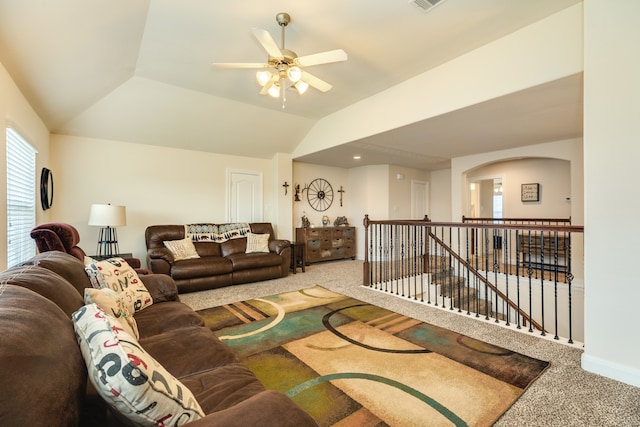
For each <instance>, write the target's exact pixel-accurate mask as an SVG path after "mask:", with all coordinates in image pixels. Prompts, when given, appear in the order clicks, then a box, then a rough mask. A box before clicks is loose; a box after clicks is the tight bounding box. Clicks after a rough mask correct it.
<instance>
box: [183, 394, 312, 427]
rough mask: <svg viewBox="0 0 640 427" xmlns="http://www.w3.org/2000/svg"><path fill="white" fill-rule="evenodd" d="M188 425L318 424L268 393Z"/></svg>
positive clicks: (292, 426)
mask: <svg viewBox="0 0 640 427" xmlns="http://www.w3.org/2000/svg"><path fill="white" fill-rule="evenodd" d="M185 425H186V426H189V427H213V426H261V427H306V426H310V427H311V426H313V427H317V426H318V423H317V422H316V421H315V420H314V419H313V418H311V416H310V415H309V414H308V413H306V412H305V411H304V410H303V409H302V408H301V407H299V406H298V405H297V404H296V403H295V402H294V401H293V400H291V399H289V398H288V397H287V396H285V395H284V394H282V393H280V392H277V391H274V390H267V391H263V392H262V393H258V394H256V395H254V396H251V397H250V398H248V399H246V400H243V401H242V402H240V403H237V404H236V405H233V406H231V407H230V408H227V409H223V410H221V411H218V412H213V413H211V414H208V415H207V416H206V417H204V418H200V419H199V420H196V421H192V422H190V423H188V424H185Z"/></svg>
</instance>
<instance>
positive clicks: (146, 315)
mask: <svg viewBox="0 0 640 427" xmlns="http://www.w3.org/2000/svg"><path fill="white" fill-rule="evenodd" d="M134 317H135V319H136V323H137V325H138V331H139V333H140V337H141V339H142V338H145V337H150V336H152V335H157V334H161V333H163V332H167V331H173V330H176V329H181V328H185V327H189V326H203V325H204V320H202V317H201V316H200V315H199V314H198V313H196V312H195V311H193V310H192V309H191V307H189V306H188V305H186V304H183V303H181V302H179V301H167V302H163V303H162V304H157V305H156V304H154V305H152V306H151V307H147V308H145V309H144V310H142V311H139V312H137V313H136V314H134Z"/></svg>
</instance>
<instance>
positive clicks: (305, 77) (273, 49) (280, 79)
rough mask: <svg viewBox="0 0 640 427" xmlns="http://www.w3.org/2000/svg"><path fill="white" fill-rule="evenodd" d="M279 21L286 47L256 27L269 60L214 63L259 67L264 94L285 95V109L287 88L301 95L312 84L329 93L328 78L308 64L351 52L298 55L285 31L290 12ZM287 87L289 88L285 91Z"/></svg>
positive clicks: (343, 57) (338, 58)
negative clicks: (291, 47)
mask: <svg viewBox="0 0 640 427" xmlns="http://www.w3.org/2000/svg"><path fill="white" fill-rule="evenodd" d="M276 22H278V25H280V28H281V29H282V47H278V45H277V44H276V42H275V41H274V40H273V38H272V37H271V35H269V33H268V32H267V31H266V30H262V29H260V28H252V30H251V31H252V33H253V35H254V36H255V37H256V39H257V40H258V42H260V44H261V45H262V47H263V48H264V50H266V51H267V54H268V55H269V56H268V59H267V62H266V63H264V62H232V63H220V62H214V63H213V64H212V66H214V67H220V68H258V69H260V70H259V71H258V72H256V79H257V80H258V83H259V84H260V86H262V90H261V91H260V94H261V95H266V94H269V95H271V96H272V97H274V98H278V97H279V96H280V94H282V101H283V103H282V108H284V101H285V90H286V89H287V88H288V87H294V88H295V89H296V90H297V91H298V93H299V94H301V95H302V94H303V93H304V92H306V90H307V89H308V88H309V86H311V87H314V88H316V89H318V90H319V91H321V92H327V91H329V90H330V89H331V87H332V86H331V85H330V84H329V83H327V82H325V81H324V80H322V79H320V78H318V77H316V76H314V75H313V74H311V73H309V72H308V71H305V70H304V69H305V68H306V67H311V66H314V65H321V64H328V63H331V62H340V61H346V60H347V53H346V52H345V51H344V50H342V49H336V50H330V51H327V52H321V53H315V54H312V55H305V56H298V55H297V54H296V53H295V52H293V51H292V50H289V49H286V48H285V47H284V31H285V28H286V26H287V25H288V24H289V22H291V17H290V16H289V14H288V13H284V12H282V13H278V14H277V15H276ZM283 89H285V90H283Z"/></svg>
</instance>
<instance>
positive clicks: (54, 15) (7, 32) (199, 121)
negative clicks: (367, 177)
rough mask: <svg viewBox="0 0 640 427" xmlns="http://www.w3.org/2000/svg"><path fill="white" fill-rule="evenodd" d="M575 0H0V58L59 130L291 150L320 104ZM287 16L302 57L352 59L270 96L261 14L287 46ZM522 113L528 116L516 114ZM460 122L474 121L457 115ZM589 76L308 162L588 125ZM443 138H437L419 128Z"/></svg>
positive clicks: (457, 148)
mask: <svg viewBox="0 0 640 427" xmlns="http://www.w3.org/2000/svg"><path fill="white" fill-rule="evenodd" d="M576 3H580V0H537V1H525V0H483V1H477V0H441V1H440V3H439V4H438V5H437V6H436V7H433V8H431V9H430V10H429V11H424V10H423V9H421V8H420V7H418V6H416V5H415V4H413V3H412V2H407V1H406V0H380V1H378V0H376V1H375V2H372V1H365V0H349V1H344V0H324V1H314V2H310V1H304V2H303V1H293V0H289V1H285V0H276V1H268V2H267V1H259V0H241V1H240V0H238V1H233V2H231V1H227V2H223V1H211V0H183V1H175V0H110V1H108V2H104V1H99V0H82V1H79V0H19V1H15V0H0V61H1V62H2V64H3V65H4V66H5V68H6V69H7V70H8V72H9V73H10V74H11V76H12V77H13V79H14V80H15V82H16V84H17V85H18V86H19V88H20V89H21V91H22V92H23V93H24V95H25V97H26V98H27V100H28V101H29V102H30V104H31V105H32V106H33V108H34V109H35V110H36V112H37V113H38V114H39V116H40V117H41V118H42V119H43V121H44V122H45V124H46V126H47V127H48V128H49V129H50V131H51V132H52V133H59V134H68V135H77V136H82V137H87V138H100V139H108V140H121V141H128V142H135V143H142V144H151V145H159V146H168V147H180V148H185V149H190V150H200V151H210V152H216V153H222V154H230V155H240V156H251V157H262V158H271V157H272V156H273V154H274V153H277V152H283V153H291V152H293V151H294V149H295V147H296V146H297V145H298V144H299V142H300V141H301V140H302V139H303V138H304V136H305V135H306V134H307V132H309V130H310V129H311V128H312V127H313V126H314V124H315V123H316V122H317V121H318V120H319V119H321V118H323V117H325V116H326V115H328V114H331V113H334V112H336V111H339V110H341V109H342V108H345V107H347V106H349V105H351V104H353V103H355V102H358V101H360V100H363V99H365V98H367V97H370V96H372V95H374V94H376V93H378V92H381V91H383V90H385V89H387V88H389V87H392V86H394V85H396V84H398V83H400V82H402V81H405V80H407V79H409V78H411V77H413V76H416V75H418V74H420V73H423V72H425V71H427V70H429V69H431V68H433V67H435V66H438V65H440V64H443V63H445V62H447V61H449V60H451V59H453V58H455V57H457V56H459V55H461V54H464V53H467V52H469V51H472V50H474V49H476V48H478V47H480V46H482V45H484V44H486V43H488V42H491V41H493V40H496V39H498V38H500V37H503V36H505V35H507V34H509V33H511V32H513V31H516V30H518V29H520V28H522V27H524V26H527V25H529V24H531V23H534V22H536V21H538V20H540V19H542V18H544V17H546V16H548V15H551V14H553V13H556V12H558V11H560V10H562V9H564V8H566V7H568V6H571V5H573V4H576ZM279 12H287V13H289V14H290V15H291V23H290V24H289V26H288V27H287V28H286V47H287V48H288V49H291V50H294V51H295V52H296V53H297V54H298V55H300V56H302V55H308V54H313V53H317V52H324V51H328V50H332V49H338V48H340V49H343V50H345V51H346V52H347V54H348V60H347V61H346V62H337V63H332V64H325V65H318V66H314V67H311V68H312V69H309V71H312V72H313V74H314V75H316V76H318V77H319V78H321V79H323V80H325V81H327V82H328V83H330V84H331V85H333V88H332V89H331V90H330V91H329V92H326V93H322V92H320V91H318V90H315V89H309V90H308V91H307V93H305V94H304V95H302V96H300V95H298V94H297V93H294V92H293V91H290V92H289V93H288V95H287V99H286V104H285V108H284V109H283V108H282V101H281V100H276V99H273V98H271V97H269V96H265V95H260V94H259V91H260V87H259V86H258V84H257V82H256V80H255V77H254V74H255V70H250V69H233V70H229V69H217V68H212V67H211V63H212V62H263V61H266V60H267V55H266V53H265V51H264V49H263V48H262V46H261V45H260V44H259V43H258V41H257V40H256V39H255V38H254V37H253V36H252V34H251V31H250V30H251V28H254V27H257V28H262V29H265V30H267V31H268V32H269V33H270V34H271V35H272V37H273V38H274V40H275V41H276V42H277V43H278V44H280V41H281V40H280V31H281V29H280V27H279V26H278V24H277V22H276V20H275V16H276V14H277V13H279ZM513 123H518V124H519V125H518V126H513ZM461 124H464V125H461ZM581 134H582V79H581V76H572V77H568V78H564V79H561V80H558V81H555V82H550V83H547V84H544V85H541V86H539V87H534V88H530V89H527V90H524V91H522V92H519V93H514V94H510V95H506V96H503V97H500V98H496V99H494V100H491V101H487V102H485V103H482V104H478V105H474V106H470V107H468V108H465V109H462V110H459V111H455V112H452V113H448V114H446V115H443V116H439V117H435V118H433V119H429V120H426V121H423V122H419V123H416V124H413V125H410V126H406V127H403V128H399V129H395V130H393V131H389V132H385V133H382V134H378V135H374V136H371V137H368V138H366V139H363V140H358V141H352V142H349V143H347V144H345V145H342V146H338V147H335V148H332V149H328V150H324V151H321V152H318V153H313V154H310V155H307V156H305V157H303V158H300V159H299V160H302V161H307V162H311V163H319V164H326V165H331V166H339V167H348V166H349V165H348V164H346V163H344V159H345V158H346V156H347V155H348V154H349V153H351V152H352V151H353V149H354V148H357V149H358V150H359V151H361V152H366V153H367V156H366V157H367V160H366V163H363V164H377V163H393V164H398V165H404V166H410V167H420V168H425V169H438V168H442V167H447V164H448V160H449V159H450V158H451V157H454V156H460V155H465V154H469V153H471V152H473V149H477V146H478V144H483V145H482V146H483V147H486V149H487V150H490V149H501V148H508V147H509V146H518V145H526V144H534V143H538V142H546V141H552V140H560V139H565V138H573V137H579V136H581ZM416 135H422V136H424V135H428V136H429V138H428V139H430V140H434V141H447V143H446V144H439V147H440V149H439V150H436V151H434V149H435V148H436V147H425V146H424V144H423V143H422V142H421V141H423V140H424V139H425V138H418V137H416Z"/></svg>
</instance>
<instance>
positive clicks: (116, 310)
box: [84, 288, 140, 339]
mask: <svg viewBox="0 0 640 427" xmlns="http://www.w3.org/2000/svg"><path fill="white" fill-rule="evenodd" d="M84 303H85V304H96V305H97V306H98V307H100V308H101V309H102V310H103V311H104V312H105V313H108V314H109V315H111V316H113V317H115V318H116V319H117V320H118V321H119V322H120V324H121V325H122V328H123V329H124V330H125V331H126V332H128V333H129V334H130V335H132V336H134V337H135V338H136V339H138V338H140V333H139V332H138V324H137V323H136V319H134V318H133V313H134V312H135V308H134V303H135V295H133V291H131V289H127V290H126V291H123V292H120V293H117V292H116V291H114V290H113V289H109V288H103V289H93V288H86V289H85V290H84Z"/></svg>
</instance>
